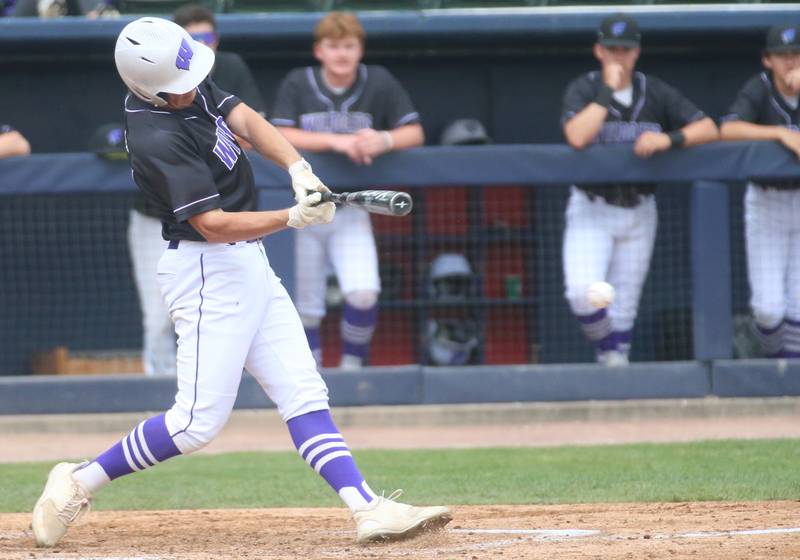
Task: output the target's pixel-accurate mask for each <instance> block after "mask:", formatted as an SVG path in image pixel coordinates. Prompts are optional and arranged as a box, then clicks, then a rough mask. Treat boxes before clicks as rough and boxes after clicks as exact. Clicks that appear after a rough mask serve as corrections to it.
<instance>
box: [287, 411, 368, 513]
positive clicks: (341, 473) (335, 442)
mask: <svg viewBox="0 0 800 560" xmlns="http://www.w3.org/2000/svg"><path fill="white" fill-rule="evenodd" d="M286 424H287V425H288V426H289V433H290V434H291V436H292V441H293V442H294V446H295V447H296V448H297V451H298V452H299V453H300V456H301V457H303V459H305V461H306V463H308V464H309V466H310V467H311V468H312V469H314V470H315V471H317V473H319V475H320V476H322V478H324V479H325V481H326V482H327V483H328V484H329V485H330V486H331V488H333V489H334V490H335V491H336V493H337V494H339V496H341V498H342V499H343V500H344V501H345V503H347V505H348V506H349V507H350V508H351V509H356V508H358V507H361V506H363V505H366V504H368V503H369V502H371V501H372V499H373V498H374V494H373V492H372V490H370V488H369V486H367V483H366V481H365V480H364V477H363V476H362V475H361V472H360V471H359V470H358V467H357V466H356V462H355V461H354V460H353V456H352V455H351V454H350V449H349V448H348V447H347V443H345V441H344V438H343V437H342V434H340V433H339V429H338V428H337V427H336V424H334V423H333V418H331V413H330V411H329V410H317V411H315V412H309V413H307V414H303V415H302V416H296V417H294V418H292V419H290V420H289V421H288V422H287V423H286ZM351 489H352V490H351Z"/></svg>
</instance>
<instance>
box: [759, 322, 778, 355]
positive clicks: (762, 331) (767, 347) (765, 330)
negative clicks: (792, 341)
mask: <svg viewBox="0 0 800 560" xmlns="http://www.w3.org/2000/svg"><path fill="white" fill-rule="evenodd" d="M783 328H784V322H783V321H781V322H780V323H778V325H777V326H775V327H765V326H764V325H761V324H759V323H758V322H757V321H753V333H754V334H755V335H756V338H757V339H758V341H759V342H760V343H761V349H762V350H763V352H764V355H765V356H766V357H767V358H780V357H782V356H781V354H782V353H783Z"/></svg>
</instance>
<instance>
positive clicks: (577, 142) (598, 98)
mask: <svg viewBox="0 0 800 560" xmlns="http://www.w3.org/2000/svg"><path fill="white" fill-rule="evenodd" d="M609 66H615V67H616V66H619V65H609ZM620 69H621V67H620ZM590 76H595V79H594V80H592V79H590V77H589V76H581V77H580V78H578V79H576V80H574V81H573V82H572V83H571V84H570V85H569V86H568V88H567V91H566V93H565V94H564V110H563V116H562V122H563V123H564V137H565V138H566V139H567V143H568V144H569V145H570V146H572V147H573V148H575V149H576V150H582V149H584V148H585V147H587V146H588V145H589V144H591V143H592V141H593V140H594V139H595V137H596V136H597V134H598V133H599V132H600V129H601V128H602V127H603V123H604V122H605V120H606V117H607V116H608V106H609V105H610V104H611V99H612V97H613V95H614V89H615V88H617V87H619V83H620V82H621V79H622V78H621V74H620V73H619V72H612V71H610V70H607V69H606V68H604V69H603V73H602V75H597V74H591V75H590ZM601 76H602V77H601ZM598 81H599V83H598Z"/></svg>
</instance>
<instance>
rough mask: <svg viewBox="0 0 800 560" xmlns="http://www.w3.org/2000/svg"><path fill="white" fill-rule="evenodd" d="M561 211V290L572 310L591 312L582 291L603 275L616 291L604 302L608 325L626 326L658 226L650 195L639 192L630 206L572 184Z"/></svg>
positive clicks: (631, 318)
mask: <svg viewBox="0 0 800 560" xmlns="http://www.w3.org/2000/svg"><path fill="white" fill-rule="evenodd" d="M566 217H567V225H566V230H565V232H564V249H563V261H564V281H565V285H566V290H565V296H566V298H567V300H568V301H569V304H570V307H571V308H572V311H573V313H575V314H576V315H591V314H592V313H596V312H597V309H596V308H594V307H593V306H592V304H591V303H589V300H588V298H587V295H586V292H587V290H588V288H589V286H590V285H591V284H593V283H594V282H599V281H605V282H608V283H609V284H611V285H612V286H614V289H615V292H616V294H615V297H614V302H613V303H612V304H611V305H610V306H609V307H608V316H609V318H610V320H611V326H612V330H614V331H627V330H630V329H631V328H633V323H634V320H635V319H636V312H637V310H638V307H639V298H640V297H641V294H642V287H643V286H644V282H645V279H646V278H647V271H648V269H649V268H650V258H651V257H652V255H653V246H654V244H655V238H656V229H657V226H658V211H657V209H656V200H655V196H654V195H648V196H645V197H643V200H642V202H641V203H639V205H638V206H635V207H633V208H622V207H619V206H614V205H611V204H608V203H607V202H606V201H605V199H603V198H602V197H600V196H596V197H594V200H591V199H590V198H589V197H588V196H587V194H586V193H585V192H584V191H582V190H580V189H578V188H576V187H572V191H571V193H570V197H569V202H568V203H567V213H566Z"/></svg>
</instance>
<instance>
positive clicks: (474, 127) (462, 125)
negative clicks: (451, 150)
mask: <svg viewBox="0 0 800 560" xmlns="http://www.w3.org/2000/svg"><path fill="white" fill-rule="evenodd" d="M491 142H492V140H491V139H490V138H489V135H488V134H487V133H486V128H485V127H484V126H483V123H481V121H479V120H478V119H456V120H454V121H453V122H451V123H450V124H448V125H447V126H446V127H445V128H444V130H443V131H442V135H441V138H440V139H439V143H440V144H441V145H442V146H469V145H473V144H490V143H491Z"/></svg>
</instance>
